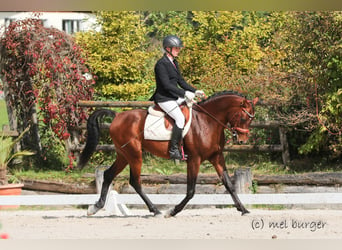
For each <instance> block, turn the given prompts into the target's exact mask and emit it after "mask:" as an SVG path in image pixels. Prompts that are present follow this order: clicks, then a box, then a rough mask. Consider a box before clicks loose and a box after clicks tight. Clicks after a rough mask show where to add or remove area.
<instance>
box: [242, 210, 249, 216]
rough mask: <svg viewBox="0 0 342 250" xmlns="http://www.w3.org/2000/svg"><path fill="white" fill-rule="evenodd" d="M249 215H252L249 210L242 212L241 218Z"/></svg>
mask: <svg viewBox="0 0 342 250" xmlns="http://www.w3.org/2000/svg"><path fill="white" fill-rule="evenodd" d="M249 213H250V212H249V211H248V210H244V211H242V212H241V216H244V215H247V214H249Z"/></svg>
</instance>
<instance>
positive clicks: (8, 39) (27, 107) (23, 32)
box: [0, 18, 94, 150]
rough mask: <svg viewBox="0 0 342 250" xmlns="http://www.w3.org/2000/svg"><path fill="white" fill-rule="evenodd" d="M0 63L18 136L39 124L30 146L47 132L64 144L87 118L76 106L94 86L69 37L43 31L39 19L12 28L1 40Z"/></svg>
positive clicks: (63, 33)
mask: <svg viewBox="0 0 342 250" xmlns="http://www.w3.org/2000/svg"><path fill="white" fill-rule="evenodd" d="M0 59H1V77H2V80H3V82H6V86H7V89H6V88H5V90H6V91H7V95H6V98H8V99H7V102H8V103H9V105H10V107H11V108H12V109H13V110H15V112H16V114H17V126H18V130H23V129H24V128H25V127H27V126H28V125H31V124H32V123H39V126H40V128H39V130H40V134H39V135H37V134H34V133H35V131H31V140H32V138H40V136H43V134H44V132H46V131H50V130H51V131H53V133H54V137H56V136H57V137H58V138H59V139H60V140H61V141H63V140H66V139H68V138H69V137H70V131H71V130H72V129H74V128H75V127H76V126H79V125H80V124H81V122H82V121H84V120H85V118H86V116H87V113H85V112H86V110H83V109H81V108H79V107H77V101H78V100H90V99H92V95H93V87H92V86H93V84H94V80H93V79H92V77H90V76H91V75H90V72H88V68H87V66H86V65H85V62H86V59H85V58H84V56H83V54H82V49H81V48H80V47H79V46H78V45H77V44H76V43H75V41H74V39H73V37H71V36H69V35H67V34H66V33H65V32H62V31H59V30H57V29H54V28H45V27H43V26H42V23H41V21H40V20H39V19H38V18H30V19H25V20H22V21H17V22H13V23H11V25H10V26H9V27H8V28H7V29H6V31H5V34H4V36H3V37H2V38H1V40H0ZM36 110H37V112H36ZM35 114H37V115H38V121H34V115H35ZM35 126H37V124H35ZM33 127H34V126H33ZM51 142H52V141H50V143H51ZM36 143H37V142H36ZM38 143H40V141H39V142H38ZM27 144H29V142H27ZM38 150H39V149H38Z"/></svg>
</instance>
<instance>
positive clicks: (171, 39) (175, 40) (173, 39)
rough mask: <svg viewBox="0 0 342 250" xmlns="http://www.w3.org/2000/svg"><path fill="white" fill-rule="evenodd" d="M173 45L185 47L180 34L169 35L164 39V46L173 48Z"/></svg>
mask: <svg viewBox="0 0 342 250" xmlns="http://www.w3.org/2000/svg"><path fill="white" fill-rule="evenodd" d="M173 47H180V48H182V47H184V46H183V42H182V40H181V39H179V37H178V36H174V35H169V36H166V37H165V38H164V40H163V48H164V49H165V48H173Z"/></svg>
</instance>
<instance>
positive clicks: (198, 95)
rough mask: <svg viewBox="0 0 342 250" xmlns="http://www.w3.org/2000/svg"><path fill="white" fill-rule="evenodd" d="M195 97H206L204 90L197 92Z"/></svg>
mask: <svg viewBox="0 0 342 250" xmlns="http://www.w3.org/2000/svg"><path fill="white" fill-rule="evenodd" d="M195 95H196V97H205V94H204V91H203V90H196V92H195Z"/></svg>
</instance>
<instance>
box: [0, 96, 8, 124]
mask: <svg viewBox="0 0 342 250" xmlns="http://www.w3.org/2000/svg"><path fill="white" fill-rule="evenodd" d="M7 124H8V116H7V108H6V102H5V100H1V99H0V130H2V126H3V125H7Z"/></svg>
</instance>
